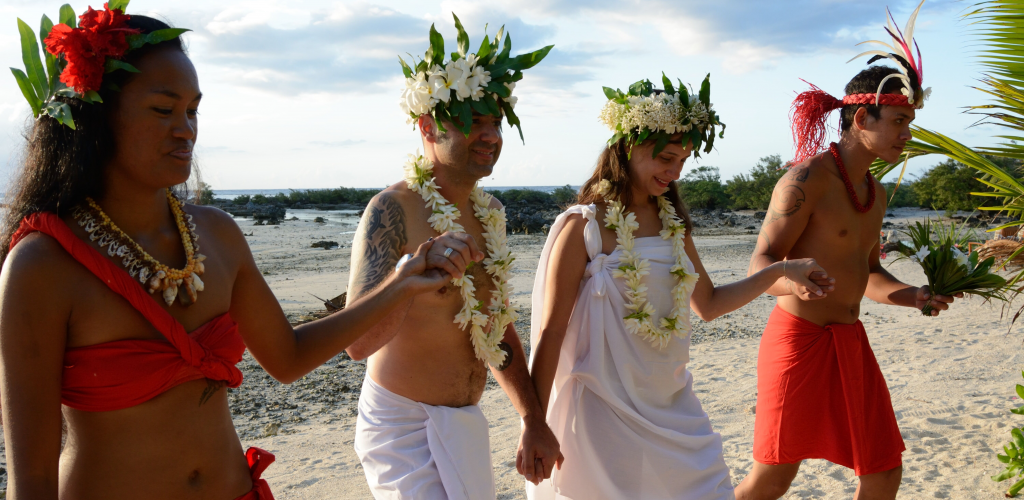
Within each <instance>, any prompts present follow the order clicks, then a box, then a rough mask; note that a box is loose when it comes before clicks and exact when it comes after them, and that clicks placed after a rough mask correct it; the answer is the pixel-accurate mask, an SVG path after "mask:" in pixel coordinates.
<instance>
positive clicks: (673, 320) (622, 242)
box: [598, 179, 700, 349]
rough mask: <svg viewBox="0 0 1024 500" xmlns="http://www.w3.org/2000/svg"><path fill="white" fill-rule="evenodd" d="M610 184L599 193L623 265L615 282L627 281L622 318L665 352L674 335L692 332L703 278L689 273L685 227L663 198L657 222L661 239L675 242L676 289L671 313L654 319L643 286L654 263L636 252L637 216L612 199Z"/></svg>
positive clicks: (604, 184)
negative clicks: (694, 300) (693, 302)
mask: <svg viewBox="0 0 1024 500" xmlns="http://www.w3.org/2000/svg"><path fill="white" fill-rule="evenodd" d="M611 187H612V186H611V182H610V181H608V180H607V179H604V180H602V181H601V183H600V184H599V185H598V193H599V194H600V195H601V196H602V197H604V199H605V203H607V204H608V209H607V214H606V215H605V218H604V222H605V227H607V228H608V229H611V230H613V231H615V243H616V246H615V249H616V250H618V251H619V252H620V255H621V258H620V259H619V260H620V262H621V263H622V265H620V266H619V267H618V269H615V270H613V271H612V276H613V277H615V278H625V280H626V289H627V290H626V310H627V311H629V314H628V315H626V316H625V317H623V320H624V323H625V325H626V329H627V330H629V332H630V333H632V334H634V335H639V336H641V337H643V338H644V339H646V340H648V341H650V342H651V344H652V345H653V346H654V347H656V348H657V349H664V348H665V346H666V345H668V341H669V340H671V338H672V335H675V336H677V337H680V338H685V337H686V336H687V335H689V334H690V331H691V329H692V327H691V325H690V294H691V293H693V289H694V287H696V286H697V280H698V279H699V278H700V275H699V274H697V273H690V272H687V264H689V262H690V259H689V258H688V257H687V256H686V247H685V236H686V225H685V224H684V223H683V221H682V220H680V219H679V217H678V216H677V215H676V209H675V207H673V206H672V203H671V202H669V201H668V199H667V198H665V197H664V196H658V218H659V219H661V227H662V230H661V233H660V234H661V238H662V239H664V240H669V239H671V240H672V256H673V257H675V264H674V265H673V266H672V268H671V269H670V271H669V272H670V273H672V274H674V275H676V279H677V282H676V286H675V287H673V288H672V311H671V312H670V313H669V315H668V316H667V317H664V318H661V320H660V321H657V322H656V321H655V319H654V314H655V312H656V311H655V310H654V306H653V305H651V303H650V302H648V301H647V285H644V284H642V283H641V280H642V279H643V277H644V276H647V275H648V274H650V273H651V262H650V261H649V260H647V259H641V258H640V253H639V252H637V251H636V250H635V249H634V244H635V242H636V240H635V239H634V238H633V232H634V231H636V230H637V229H639V227H640V224H639V223H638V222H637V221H636V214H634V213H633V212H626V211H625V209H624V207H623V206H622V203H621V202H619V201H618V200H616V199H613V198H611V197H610V196H609V194H610V193H611V190H612V189H611Z"/></svg>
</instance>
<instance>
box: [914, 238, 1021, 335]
mask: <svg viewBox="0 0 1024 500" xmlns="http://www.w3.org/2000/svg"><path fill="white" fill-rule="evenodd" d="M903 234H904V235H906V236H907V237H909V238H910V241H901V242H899V247H898V250H899V252H900V253H901V254H903V255H902V257H900V259H903V258H906V259H909V260H910V261H911V262H914V263H917V264H920V265H921V269H922V270H923V271H924V274H925V277H927V278H928V288H929V289H931V290H932V293H935V294H938V295H948V296H953V295H957V294H961V293H966V294H971V295H976V296H979V297H984V298H986V299H998V300H1006V298H1005V297H1004V296H1003V294H1002V290H1003V288H1004V287H1005V286H1006V280H1005V279H1004V278H1003V277H1002V276H999V275H998V274H995V273H993V272H992V266H993V264H995V259H994V258H992V257H989V258H987V259H984V260H981V261H980V262H979V259H978V252H977V251H974V252H971V251H968V252H967V253H964V252H963V251H961V250H960V249H961V248H965V249H966V248H969V245H968V243H970V242H971V241H976V240H977V237H976V236H975V235H974V232H973V231H969V230H966V231H965V230H964V228H963V226H957V225H956V224H955V223H953V224H950V225H944V224H935V225H934V226H933V225H932V222H931V221H930V220H925V221H924V222H923V223H922V222H915V223H914V225H913V226H911V227H910V228H909V229H908V230H907V231H904V232H903ZM900 259H897V260H900ZM921 313H922V314H924V315H925V316H930V315H931V313H932V306H931V305H930V304H929V305H926V306H925V307H924V308H923V309H921Z"/></svg>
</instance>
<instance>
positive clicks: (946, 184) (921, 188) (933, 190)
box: [914, 160, 989, 212]
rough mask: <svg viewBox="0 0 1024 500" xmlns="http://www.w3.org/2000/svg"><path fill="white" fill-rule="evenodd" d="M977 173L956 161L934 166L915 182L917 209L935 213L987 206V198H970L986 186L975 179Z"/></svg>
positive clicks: (970, 209)
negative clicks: (928, 209) (925, 209)
mask: <svg viewBox="0 0 1024 500" xmlns="http://www.w3.org/2000/svg"><path fill="white" fill-rule="evenodd" d="M977 175H978V173H977V171H976V170H974V169H973V168H971V167H968V166H967V165H964V164H962V163H960V162H957V161H954V160H946V161H944V162H942V163H939V164H938V165H935V166H934V167H932V168H931V170H929V171H927V172H925V173H924V175H922V176H921V177H920V178H919V179H918V180H916V181H914V194H915V196H916V197H917V203H918V206H920V207H922V208H930V209H932V210H945V211H946V212H955V211H957V210H967V211H972V210H974V209H975V208H976V207H978V206H981V205H984V204H985V203H986V202H987V201H989V200H987V199H985V198H982V197H980V196H971V192H972V191H973V192H977V191H985V190H986V188H985V185H984V184H982V183H981V182H979V181H978V180H977V179H975V176H977Z"/></svg>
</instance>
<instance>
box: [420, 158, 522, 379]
mask: <svg viewBox="0 0 1024 500" xmlns="http://www.w3.org/2000/svg"><path fill="white" fill-rule="evenodd" d="M433 172H434V164H433V163H432V162H431V161H430V160H428V159H426V158H425V157H423V156H422V155H420V154H418V153H417V154H415V155H409V161H407V162H406V163H405V182H406V185H407V186H408V187H409V189H410V190H412V191H414V192H416V193H418V194H419V195H420V196H421V197H423V201H425V202H427V205H426V206H427V207H429V208H430V209H431V211H432V212H433V213H432V214H431V216H430V218H428V219H427V222H428V223H430V226H431V227H432V228H434V230H435V231H437V232H438V233H443V232H445V231H452V232H457V233H464V232H466V230H465V228H463V227H462V225H461V224H459V223H458V222H456V220H458V218H459V217H460V216H461V215H462V214H461V212H459V209H458V208H456V207H455V206H454V205H451V204H449V203H448V200H446V199H445V198H444V196H441V193H440V192H438V190H439V189H440V188H438V187H437V184H435V183H434V173H433ZM492 198H493V197H492V196H491V195H489V194H487V193H485V192H484V191H483V190H482V189H480V188H479V186H474V187H473V193H472V194H471V195H470V200H471V201H472V202H473V212H474V215H475V216H476V218H477V219H478V220H479V221H480V223H481V224H482V225H483V229H484V241H485V243H486V247H487V255H488V256H487V258H486V259H484V262H483V264H484V268H485V270H486V271H487V274H489V275H490V276H491V281H492V282H493V283H494V291H492V292H491V303H490V305H488V306H487V312H488V313H490V314H489V315H488V314H484V313H483V312H481V309H483V305H484V303H483V302H482V301H479V300H476V286H475V285H474V284H473V278H472V277H471V276H470V275H469V274H468V273H467V274H463V275H462V277H461V278H457V279H452V284H453V285H456V286H458V287H459V290H460V292H461V294H462V302H463V305H462V310H460V311H459V313H458V314H456V315H455V323H458V324H459V328H461V329H462V330H465V329H466V328H467V327H469V328H470V332H469V338H470V341H471V342H472V343H473V349H474V351H475V352H476V357H477V358H478V359H480V360H482V361H485V362H487V363H488V364H490V365H493V366H501V364H502V362H503V361H504V360H505V351H503V350H502V349H501V348H500V347H499V344H500V343H501V339H502V338H503V337H504V336H505V329H506V328H507V327H508V325H509V324H511V323H512V322H514V321H515V320H516V318H517V317H518V313H517V311H516V307H515V305H513V304H512V303H511V301H509V296H510V295H511V294H512V285H511V283H509V279H510V278H511V276H512V262H513V261H515V257H514V256H513V255H512V251H511V250H509V248H508V237H507V236H506V234H505V209H504V208H501V209H496V208H489V207H490V204H491V199H492ZM488 325H489V326H490V330H487V331H485V327H487V326H488Z"/></svg>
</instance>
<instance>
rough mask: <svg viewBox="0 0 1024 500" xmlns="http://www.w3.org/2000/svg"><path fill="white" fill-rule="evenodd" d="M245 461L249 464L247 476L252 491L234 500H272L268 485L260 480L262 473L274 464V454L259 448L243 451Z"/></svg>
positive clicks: (263, 480) (272, 495) (265, 481)
mask: <svg viewBox="0 0 1024 500" xmlns="http://www.w3.org/2000/svg"><path fill="white" fill-rule="evenodd" d="M245 460H246V461H248V462H249V474H250V475H251V476H252V489H251V490H249V492H248V493H246V494H244V495H242V496H240V497H238V498H236V499H235V500H274V494H273V493H272V492H271V491H270V485H269V484H267V480H266V479H260V477H261V476H263V471H265V470H267V467H269V466H270V464H272V463H274V454H273V453H270V452H269V451H267V450H263V449H260V448H255V447H253V448H249V449H248V450H245Z"/></svg>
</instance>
